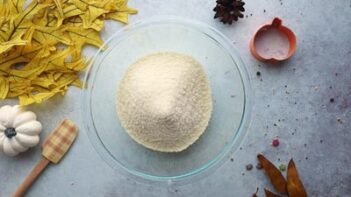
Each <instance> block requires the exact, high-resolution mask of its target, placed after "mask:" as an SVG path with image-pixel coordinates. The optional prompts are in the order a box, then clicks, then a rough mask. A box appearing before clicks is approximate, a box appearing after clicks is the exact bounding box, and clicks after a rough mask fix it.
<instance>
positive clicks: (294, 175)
mask: <svg viewBox="0 0 351 197" xmlns="http://www.w3.org/2000/svg"><path fill="white" fill-rule="evenodd" d="M287 176H288V177H287V184H288V186H287V189H288V194H289V197H307V193H306V190H305V187H304V186H303V184H302V182H301V180H300V177H299V174H298V172H297V169H296V165H295V162H294V160H293V159H291V160H290V162H289V164H288V175H287Z"/></svg>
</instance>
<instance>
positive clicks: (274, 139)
mask: <svg viewBox="0 0 351 197" xmlns="http://www.w3.org/2000/svg"><path fill="white" fill-rule="evenodd" d="M279 144H280V141H279V138H278V137H275V138H273V140H272V145H273V146H274V147H278V146H279Z"/></svg>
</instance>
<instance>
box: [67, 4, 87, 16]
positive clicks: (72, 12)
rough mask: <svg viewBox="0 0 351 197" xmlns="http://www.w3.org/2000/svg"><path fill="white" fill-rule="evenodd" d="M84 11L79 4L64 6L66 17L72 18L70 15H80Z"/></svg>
mask: <svg viewBox="0 0 351 197" xmlns="http://www.w3.org/2000/svg"><path fill="white" fill-rule="evenodd" d="M83 13H84V12H83V11H82V10H81V9H79V8H77V6H75V5H69V6H67V7H65V8H63V16H64V18H70V17H73V16H78V15H80V14H83Z"/></svg>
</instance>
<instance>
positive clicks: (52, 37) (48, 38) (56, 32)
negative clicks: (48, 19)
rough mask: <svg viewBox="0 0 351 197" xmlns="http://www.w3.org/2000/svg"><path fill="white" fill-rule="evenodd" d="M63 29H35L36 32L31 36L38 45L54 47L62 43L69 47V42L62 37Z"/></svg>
mask: <svg viewBox="0 0 351 197" xmlns="http://www.w3.org/2000/svg"><path fill="white" fill-rule="evenodd" d="M64 32H65V28H56V27H36V31H35V32H34V34H33V39H35V40H36V41H37V42H39V43H40V44H50V45H55V44H57V43H63V44H66V45H70V43H71V41H70V39H69V38H67V37H65V35H64Z"/></svg>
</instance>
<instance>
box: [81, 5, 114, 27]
mask: <svg viewBox="0 0 351 197" xmlns="http://www.w3.org/2000/svg"><path fill="white" fill-rule="evenodd" d="M108 12H109V11H108V10H105V9H102V8H97V7H93V6H90V7H89V9H88V11H87V12H85V13H84V14H82V15H80V17H81V19H82V20H83V27H84V28H89V27H90V26H91V25H92V24H93V22H94V21H95V20H96V19H97V18H98V17H99V16H101V15H103V14H105V13H108Z"/></svg>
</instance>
